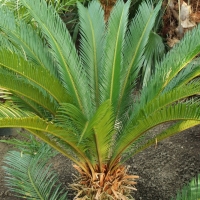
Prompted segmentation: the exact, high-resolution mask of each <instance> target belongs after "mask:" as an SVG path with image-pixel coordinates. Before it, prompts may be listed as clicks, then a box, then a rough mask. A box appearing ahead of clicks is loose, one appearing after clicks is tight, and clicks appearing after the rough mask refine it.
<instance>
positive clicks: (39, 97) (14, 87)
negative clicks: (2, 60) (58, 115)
mask: <svg viewBox="0 0 200 200" xmlns="http://www.w3.org/2000/svg"><path fill="white" fill-rule="evenodd" d="M0 76H1V79H0V85H1V87H2V88H4V89H6V90H8V91H10V92H12V93H17V94H18V95H20V96H25V97H26V98H29V99H31V100H32V101H34V102H36V103H37V104H39V105H41V106H43V107H44V108H45V109H46V110H47V111H49V112H51V113H52V114H55V112H56V109H57V107H58V103H57V102H56V101H55V100H54V99H53V97H52V96H51V95H49V94H48V93H47V92H46V91H45V90H43V89H42V88H41V87H36V85H34V84H31V83H30V82H28V81H26V80H25V79H24V78H23V77H20V76H17V75H15V74H13V73H10V71H7V70H5V69H4V68H3V67H1V68H0ZM8 79H9V80H10V81H7V80H8Z"/></svg>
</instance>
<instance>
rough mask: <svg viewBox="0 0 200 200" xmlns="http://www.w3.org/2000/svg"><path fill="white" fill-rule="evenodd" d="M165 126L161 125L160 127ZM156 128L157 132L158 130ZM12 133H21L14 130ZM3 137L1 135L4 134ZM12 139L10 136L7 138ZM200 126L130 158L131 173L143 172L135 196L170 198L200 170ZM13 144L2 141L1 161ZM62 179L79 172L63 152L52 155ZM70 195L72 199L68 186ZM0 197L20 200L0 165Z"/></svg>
mask: <svg viewBox="0 0 200 200" xmlns="http://www.w3.org/2000/svg"><path fill="white" fill-rule="evenodd" d="M160 128H162V127H158V128H157V130H159V129H160ZM157 130H155V133H156V131H157ZM12 137H15V138H16V137H18V136H17V133H14V134H13V135H12ZM1 138H2V137H1ZM7 139H9V138H7ZM199 147H200V126H196V127H194V128H192V129H190V130H187V131H184V132H182V133H180V134H177V135H176V136H173V137H171V138H169V139H166V140H165V141H162V142H160V143H158V145H157V146H152V147H150V148H148V149H146V150H145V151H143V152H141V153H139V154H137V155H136V156H135V157H134V158H133V159H132V160H131V161H129V163H128V164H129V165H130V173H131V174H137V175H139V176H140V179H139V182H138V185H137V189H138V191H137V192H136V193H135V198H136V200H170V199H171V197H172V196H175V194H176V191H177V190H179V189H180V188H181V187H182V186H183V185H184V184H185V183H187V182H189V181H190V180H191V178H192V177H193V176H195V175H196V174H197V173H200V151H199ZM11 149H13V147H12V146H11V145H8V144H4V143H0V165H1V166H2V164H3V162H2V159H3V157H4V155H5V154H6V152H7V151H8V150H11ZM53 164H54V168H55V169H56V170H57V172H58V173H59V177H60V181H61V182H62V183H63V184H65V185H67V187H68V184H69V183H71V182H72V180H73V179H74V178H73V177H74V176H73V174H75V173H76V172H75V171H74V169H73V167H72V163H71V161H69V160H67V159H66V158H65V157H63V156H62V155H60V154H59V155H57V156H56V157H55V158H54V159H53ZM68 199H69V200H70V199H73V193H72V191H71V190H70V189H69V195H68ZM0 200H20V198H16V197H14V196H13V195H12V194H11V193H10V192H9V191H8V189H7V188H6V186H5V183H4V172H3V170H2V169H0Z"/></svg>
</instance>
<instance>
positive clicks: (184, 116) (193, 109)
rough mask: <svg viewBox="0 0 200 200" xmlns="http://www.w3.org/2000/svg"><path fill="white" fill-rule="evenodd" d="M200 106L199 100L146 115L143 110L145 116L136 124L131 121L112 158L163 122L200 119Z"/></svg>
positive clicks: (114, 158) (116, 157)
mask: <svg viewBox="0 0 200 200" xmlns="http://www.w3.org/2000/svg"><path fill="white" fill-rule="evenodd" d="M199 106H200V104H199V102H196V103H193V104H191V103H177V104H176V105H171V106H166V107H164V108H162V109H160V110H158V111H156V112H154V113H152V114H151V115H146V113H145V112H143V117H140V118H138V119H137V123H136V124H135V123H133V125H132V124H131V123H130V125H129V126H127V127H126V130H125V131H124V133H123V134H122V135H121V137H119V138H118V141H117V142H116V143H117V144H116V145H115V152H114V154H113V158H112V160H116V159H118V158H119V157H120V156H121V154H122V153H123V152H124V151H125V150H126V149H127V147H128V146H129V145H131V144H132V143H133V142H134V141H136V140H137V139H138V138H139V137H140V136H142V135H143V134H144V133H145V132H146V131H148V130H149V129H151V128H153V127H155V126H157V125H159V124H161V123H165V122H168V121H175V120H194V121H199V120H200V112H199V110H198V109H197V107H199ZM112 163H113V161H112Z"/></svg>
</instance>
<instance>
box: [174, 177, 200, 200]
mask: <svg viewBox="0 0 200 200" xmlns="http://www.w3.org/2000/svg"><path fill="white" fill-rule="evenodd" d="M199 198H200V174H198V175H197V176H196V177H194V178H193V179H192V180H191V181H190V183H189V184H187V185H185V186H184V187H183V188H182V189H181V190H180V191H178V192H177V196H176V197H175V198H172V200H199Z"/></svg>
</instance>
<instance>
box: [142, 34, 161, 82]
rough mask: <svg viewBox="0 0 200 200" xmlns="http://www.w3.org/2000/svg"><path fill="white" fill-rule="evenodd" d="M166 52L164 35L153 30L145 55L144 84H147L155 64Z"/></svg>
mask: <svg viewBox="0 0 200 200" xmlns="http://www.w3.org/2000/svg"><path fill="white" fill-rule="evenodd" d="M164 53H165V45H164V42H163V40H162V37H161V36H160V35H158V34H157V33H155V32H153V31H151V33H150V35H149V39H148V42H147V45H146V47H145V51H144V55H143V57H144V58H143V59H144V62H143V64H142V65H143V67H142V84H143V86H145V85H147V83H148V81H149V80H150V77H151V75H152V73H153V72H154V71H155V67H154V66H155V65H156V63H157V62H159V61H160V60H161V58H162V57H163V55H164Z"/></svg>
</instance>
